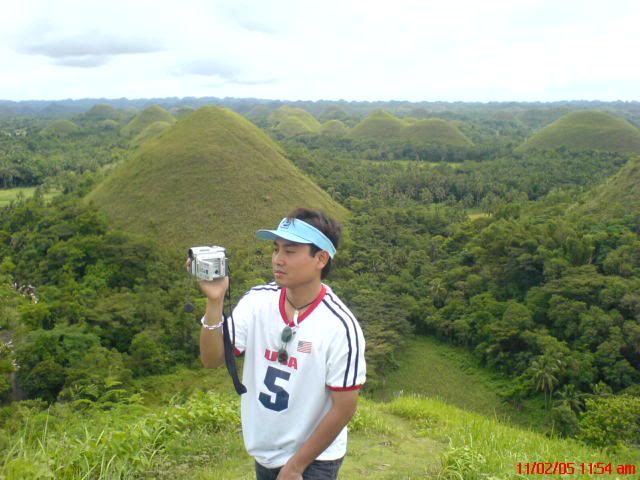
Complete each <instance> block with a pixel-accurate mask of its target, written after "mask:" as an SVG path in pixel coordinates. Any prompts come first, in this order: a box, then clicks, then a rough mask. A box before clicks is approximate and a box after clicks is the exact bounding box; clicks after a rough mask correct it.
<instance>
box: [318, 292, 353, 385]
mask: <svg viewBox="0 0 640 480" xmlns="http://www.w3.org/2000/svg"><path fill="white" fill-rule="evenodd" d="M326 296H327V297H329V298H330V299H331V301H332V302H333V303H334V304H335V305H336V306H337V307H338V308H339V309H340V310H342V312H343V313H344V314H345V315H346V316H347V317H348V318H349V320H351V325H352V326H353V333H354V335H355V337H356V361H355V368H354V370H353V383H352V384H351V386H354V385H355V384H356V379H357V377H358V361H359V360H360V339H359V338H358V329H357V327H356V319H355V317H354V316H353V314H352V313H351V312H350V311H349V310H348V309H346V308H345V307H343V306H342V305H341V303H340V302H338V301H337V300H336V299H335V298H334V297H333V295H331V294H330V293H329V292H327V294H326Z"/></svg>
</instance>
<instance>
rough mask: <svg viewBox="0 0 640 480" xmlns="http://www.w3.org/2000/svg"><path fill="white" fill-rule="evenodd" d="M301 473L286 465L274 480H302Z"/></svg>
mask: <svg viewBox="0 0 640 480" xmlns="http://www.w3.org/2000/svg"><path fill="white" fill-rule="evenodd" d="M302 473H303V472H300V471H298V470H297V469H296V468H295V467H294V466H293V465H291V464H289V463H287V464H285V466H284V467H282V468H281V469H280V473H279V474H278V478H277V479H276V480H302Z"/></svg>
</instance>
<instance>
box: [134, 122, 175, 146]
mask: <svg viewBox="0 0 640 480" xmlns="http://www.w3.org/2000/svg"><path fill="white" fill-rule="evenodd" d="M170 126H171V123H169V122H163V121H158V122H153V123H152V124H151V125H147V127H146V128H145V129H144V130H142V131H141V132H140V133H139V134H138V135H136V137H135V138H134V139H133V140H132V143H133V144H134V145H142V144H143V143H146V142H147V141H149V140H151V139H152V138H154V137H157V136H158V135H160V134H161V133H162V132H164V131H165V130H166V129H167V128H169V127H170Z"/></svg>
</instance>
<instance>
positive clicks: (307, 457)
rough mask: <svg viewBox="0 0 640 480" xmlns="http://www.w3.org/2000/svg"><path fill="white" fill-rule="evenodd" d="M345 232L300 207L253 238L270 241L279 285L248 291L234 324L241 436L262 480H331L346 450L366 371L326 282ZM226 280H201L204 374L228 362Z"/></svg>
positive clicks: (346, 316) (355, 337)
mask: <svg viewBox="0 0 640 480" xmlns="http://www.w3.org/2000/svg"><path fill="white" fill-rule="evenodd" d="M340 234H341V227H340V225H339V224H338V223H337V222H336V221H335V220H333V219H331V218H329V217H327V216H326V215H324V214H323V213H322V212H319V211H316V210H308V209H303V208H300V209H297V210H295V211H293V212H291V214H290V215H289V216H287V217H286V218H284V219H282V221H281V222H280V225H279V226H278V228H277V229H276V230H258V232H257V236H258V238H261V239H264V240H271V241H273V255H272V259H271V263H272V267H273V274H274V277H275V282H273V283H270V284H268V285H262V286H258V287H255V288H252V289H251V290H250V291H249V292H247V294H246V295H245V296H244V297H243V298H242V299H241V300H240V301H239V302H238V305H237V307H236V308H235V309H234V311H233V315H232V317H233V329H234V330H235V344H234V346H235V350H236V354H241V353H244V354H245V361H244V371H243V383H244V385H245V386H246V388H247V392H246V393H245V394H244V395H242V397H241V399H242V400H241V414H242V431H243V436H244V442H245V446H246V448H247V451H248V452H249V454H250V455H252V456H253V457H254V458H255V459H256V478H257V479H258V480H268V479H273V480H276V479H277V480H301V479H305V480H314V479H318V480H319V479H322V480H327V479H335V478H337V474H338V470H339V468H340V466H341V464H342V459H343V457H344V455H345V453H346V446H347V430H346V425H347V423H349V420H351V418H352V416H353V415H354V413H355V411H356V406H357V401H358V393H359V389H360V388H361V387H362V385H363V384H364V382H365V378H366V373H365V372H366V366H365V359H364V347H365V342H364V337H363V335H362V331H361V329H360V326H359V324H358V322H357V320H356V319H355V317H354V316H353V314H352V313H351V311H350V310H349V309H348V308H347V307H346V306H345V305H344V304H343V303H342V301H341V300H340V299H339V298H338V297H337V295H336V294H335V293H334V292H333V291H332V290H331V289H330V288H329V287H328V286H327V285H325V284H324V283H322V280H323V279H324V278H325V277H326V275H327V274H328V273H329V270H330V268H331V260H332V258H333V257H334V255H335V254H336V248H337V246H338V243H339V241H340ZM228 283H229V282H228V278H224V279H221V280H217V281H212V282H204V281H203V282H201V283H200V287H201V289H202V291H203V292H204V293H205V295H206V296H207V309H206V314H205V316H204V317H203V327H202V330H201V333H200V353H201V359H202V363H203V365H204V366H205V367H207V368H216V367H219V366H221V365H223V363H224V347H223V340H222V329H221V328H220V326H219V325H221V324H218V322H219V321H220V319H221V317H222V306H223V305H222V304H223V298H224V294H225V291H226V289H227V287H228Z"/></svg>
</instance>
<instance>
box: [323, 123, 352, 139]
mask: <svg viewBox="0 0 640 480" xmlns="http://www.w3.org/2000/svg"><path fill="white" fill-rule="evenodd" d="M348 132H349V129H348V128H347V126H346V125H345V124H344V123H342V122H341V121H340V120H329V121H328V122H326V123H323V124H322V128H321V129H320V133H322V135H329V136H332V137H344V136H345V135H346V134H347V133H348Z"/></svg>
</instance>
